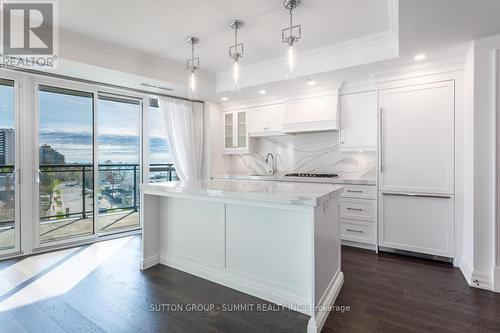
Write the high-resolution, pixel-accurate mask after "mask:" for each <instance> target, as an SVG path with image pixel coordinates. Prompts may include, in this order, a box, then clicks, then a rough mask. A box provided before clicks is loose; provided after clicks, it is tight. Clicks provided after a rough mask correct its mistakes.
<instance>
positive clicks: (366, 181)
mask: <svg viewBox="0 0 500 333" xmlns="http://www.w3.org/2000/svg"><path fill="white" fill-rule="evenodd" d="M212 178H213V179H229V180H261V181H280V182H300V183H319V184H352V185H370V186H375V185H376V184H377V181H376V180H375V179H374V178H348V177H337V178H306V177H285V176H283V175H275V176H253V175H249V176H246V175H220V176H214V177H212Z"/></svg>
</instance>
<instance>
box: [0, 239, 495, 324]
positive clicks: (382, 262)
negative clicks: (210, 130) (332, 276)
mask: <svg viewBox="0 0 500 333" xmlns="http://www.w3.org/2000/svg"><path fill="white" fill-rule="evenodd" d="M110 244H111V243H110ZM113 246H114V253H113V255H112V256H110V257H109V258H106V260H103V262H102V263H101V264H99V265H96V267H93V266H92V256H96V255H103V254H104V253H106V251H105V248H102V245H101V248H99V249H97V250H95V249H93V248H91V247H83V248H80V249H78V250H72V251H68V252H66V253H63V254H62V255H60V256H58V257H56V258H49V259H47V258H43V257H40V260H38V261H37V260H35V261H33V259H31V262H28V264H26V261H24V262H23V260H22V259H16V260H8V261H3V262H0V284H1V283H3V282H4V281H8V284H10V287H8V288H7V287H5V286H4V287H2V286H1V285H0V290H1V294H0V311H2V312H0V332H72V333H73V332H113V333H114V332H238V333H239V332H305V329H306V325H307V321H308V317H307V316H305V315H303V314H300V313H297V312H293V311H278V312H263V311H238V310H241V309H233V310H235V311H221V310H218V309H217V308H218V307H219V308H221V309H222V307H226V310H228V308H227V307H229V306H231V305H242V304H243V305H244V304H246V305H247V306H248V305H249V306H254V307H255V306H256V305H257V304H267V305H270V304H269V303H267V302H264V301H262V300H259V299H257V298H254V297H251V296H248V295H245V294H243V293H240V292H237V291H234V290H231V289H228V288H225V287H222V286H220V285H217V284H214V283H211V282H208V281H206V280H203V279H199V278H196V277H194V276H191V275H189V274H185V273H182V272H180V271H176V270H174V269H171V268H168V267H165V266H156V267H153V268H151V269H149V270H147V271H140V270H139V269H138V266H137V265H138V257H139V250H140V238H139V237H133V238H130V239H129V240H128V241H127V242H124V243H123V244H120V247H119V248H118V249H117V247H116V243H115V245H113ZM94 250H95V251H94ZM89 256H90V258H89ZM342 257H343V258H342V270H343V271H344V274H345V283H344V286H343V289H342V291H341V293H340V295H339V298H338V300H337V305H343V306H346V307H347V306H348V307H349V310H350V311H346V312H343V313H340V312H332V313H330V315H329V317H328V319H327V322H326V324H325V327H324V328H323V332H500V295H498V294H496V295H495V294H493V293H491V292H487V291H483V290H477V289H471V288H469V287H468V286H467V285H466V284H465V280H464V279H463V277H462V276H461V274H460V272H459V271H458V270H457V269H455V268H453V267H451V266H450V265H446V264H441V263H435V262H432V261H426V260H419V259H411V258H407V257H400V256H396V255H388V254H386V255H379V256H377V255H375V254H373V253H371V252H367V251H363V250H357V249H351V248H343V251H342ZM89 259H90V260H89ZM41 262H43V265H46V267H44V266H43V265H42V264H41ZM74 262H81V263H82V264H81V266H82V267H76V268H75V263H74ZM23 265H25V266H26V267H32V266H33V267H34V268H33V270H34V271H35V272H36V274H33V275H29V274H27V275H23V277H21V278H20V277H19V276H18V275H19V274H20V273H19V272H17V270H16V268H17V266H21V267H20V268H19V271H22V272H25V271H26V269H27V268H26V267H24V266H23ZM30 265H32V266H30ZM85 265H90V266H89V268H88V269H86V267H85ZM56 273H57V276H58V278H61V279H62V280H60V282H59V283H54V285H52V286H50V285H48V286H45V285H43V284H42V282H44V281H46V282H45V283H46V284H49V282H50V281H51V278H52V277H51V276H50V274H56ZM65 274H67V276H62V277H61V276H60V275H65ZM7 275H8V276H7ZM16 279H19V283H18V284H16V283H14V284H13V282H12V281H15V280H16ZM44 279H45V280H44ZM37 283H38V285H37ZM30 288H32V289H31V290H30ZM40 290H43V291H40ZM23 292H24V294H23ZM160 304H164V306H163V310H162V308H161V305H160ZM192 304H205V305H206V306H209V304H215V305H214V306H215V309H214V310H213V311H204V310H206V309H207V308H203V309H199V310H201V311H186V309H187V308H188V306H191V305H192ZM152 306H153V307H152ZM181 306H183V307H184V311H180V307H181ZM155 307H156V308H155ZM167 307H170V308H169V309H167ZM174 307H177V308H174ZM156 309H159V310H160V311H152V310H156Z"/></svg>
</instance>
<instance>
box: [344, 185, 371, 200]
mask: <svg viewBox="0 0 500 333" xmlns="http://www.w3.org/2000/svg"><path fill="white" fill-rule="evenodd" d="M342 186H343V187H344V191H342V194H341V197H343V198H358V199H377V187H376V186H366V185H342Z"/></svg>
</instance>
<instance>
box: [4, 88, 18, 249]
mask: <svg viewBox="0 0 500 333" xmlns="http://www.w3.org/2000/svg"><path fill="white" fill-rule="evenodd" d="M16 94H17V92H16V90H15V85H14V81H13V80H7V79H2V78H0V255H2V254H6V253H9V252H15V251H18V250H19V243H20V237H19V235H20V233H19V232H20V230H19V229H20V228H19V215H20V214H19V213H18V210H19V189H18V184H19V182H18V181H17V178H18V177H17V176H18V172H17V171H18V167H17V164H18V158H17V155H18V154H17V153H16V146H17V139H16V137H17V125H16V124H17V121H16V119H17V110H16V108H17V103H16V97H15V95H16Z"/></svg>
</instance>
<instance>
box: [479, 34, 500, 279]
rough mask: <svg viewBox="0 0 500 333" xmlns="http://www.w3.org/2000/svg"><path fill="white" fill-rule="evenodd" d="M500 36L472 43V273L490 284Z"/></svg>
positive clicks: (494, 220) (492, 264)
mask: <svg viewBox="0 0 500 333" xmlns="http://www.w3.org/2000/svg"><path fill="white" fill-rule="evenodd" d="M497 48H500V36H494V37H489V38H484V39H480V40H477V41H476V42H475V43H474V272H473V278H474V279H478V280H479V281H480V282H481V280H484V284H485V287H487V288H491V286H492V272H493V267H494V260H495V259H494V253H495V250H494V243H495V236H494V235H495V222H496V199H495V198H496V181H495V179H496V145H495V141H496V128H495V127H496V105H495V104H496V98H495V95H496V89H495V87H496V77H495V76H496V71H495V67H496V64H495V56H496V54H495V52H496V49H497Z"/></svg>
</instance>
